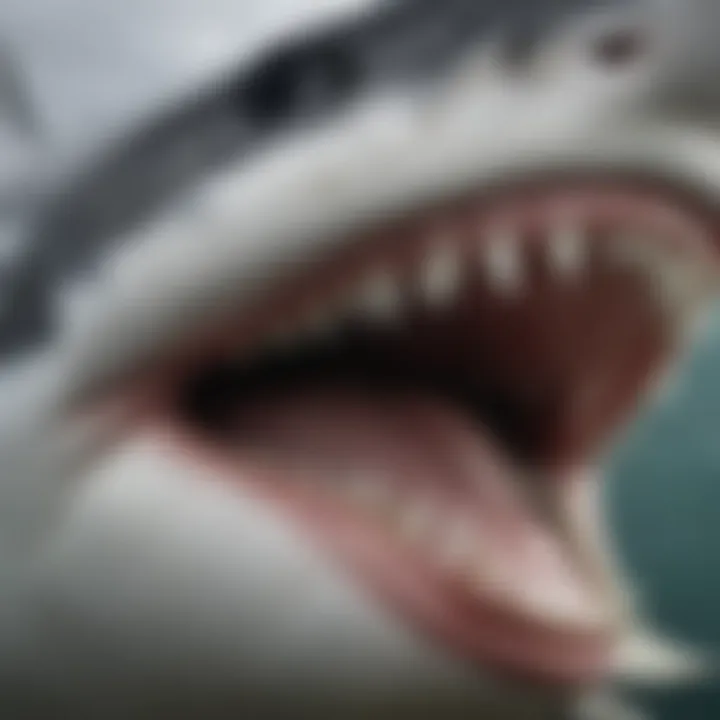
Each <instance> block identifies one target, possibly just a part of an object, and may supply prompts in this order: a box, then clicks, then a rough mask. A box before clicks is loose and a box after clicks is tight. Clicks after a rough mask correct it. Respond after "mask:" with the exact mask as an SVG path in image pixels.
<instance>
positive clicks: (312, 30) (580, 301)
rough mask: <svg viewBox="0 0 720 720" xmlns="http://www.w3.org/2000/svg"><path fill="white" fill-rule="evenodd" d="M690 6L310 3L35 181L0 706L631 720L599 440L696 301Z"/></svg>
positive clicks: (716, 173)
mask: <svg viewBox="0 0 720 720" xmlns="http://www.w3.org/2000/svg"><path fill="white" fill-rule="evenodd" d="M718 21H720V8H718V7H717V6H716V4H715V3H714V2H712V0H684V2H683V3H679V2H675V3H673V2H671V1H670V0H667V1H663V0H634V1H629V2H619V1H612V0H608V1H605V2H603V1H595V2H593V1H591V0H539V1H538V2H531V1H530V0H504V1H503V2H499V1H497V2H496V1H493V0H473V1H470V0H445V1H444V2H442V3H439V2H431V1H429V0H428V1H426V0H395V1H393V2H385V3H368V4H367V6H363V7H361V8H355V9H353V11H352V12H347V13H344V14H342V16H341V17H336V16H335V14H333V17H332V18H331V19H326V20H323V19H322V18H321V19H317V18H314V19H313V22H312V23H311V24H310V25H309V26H304V27H303V29H302V31H297V32H294V33H292V32H290V33H287V34H286V35H284V36H283V37H281V38H277V39H276V40H274V41H273V42H272V43H267V44H266V45H265V46H264V47H263V48H261V49H260V50H258V52H256V53H254V54H253V55H252V57H250V58H248V59H246V60H245V61H243V62H242V63H241V66H240V67H232V68H230V69H229V70H228V71H227V72H223V73H220V74H219V75H218V77H216V78H215V79H214V80H213V81H212V82H208V83H206V84H205V85H204V86H203V87H202V88H200V89H198V90H197V91H195V92H192V93H189V94H188V96H184V97H182V98H180V99H178V101H177V102H176V103H174V104H172V106H171V107H168V108H167V109H163V111H162V112H159V113H157V114H156V115H153V116H152V117H149V118H147V119H146V121H144V122H142V123H139V124H138V126H137V127H133V128H132V129H130V130H129V131H128V132H127V133H126V134H124V135H122V136H120V137H117V138H115V139H114V141H113V142H112V143H111V144H110V146H106V145H103V147H102V148H98V149H97V152H96V153H95V154H94V155H92V157H91V158H89V159H88V158H83V161H82V162H78V163H77V165H78V166H77V167H75V166H74V167H73V168H72V170H71V171H68V172H64V173H55V174H53V176H52V180H53V182H48V183H47V185H48V186H49V188H45V189H44V190H43V192H42V193H38V197H36V198H34V200H33V207H32V212H31V213H29V215H30V217H29V219H28V222H27V227H26V229H25V237H24V240H23V243H22V248H21V249H20V250H18V252H17V253H16V255H15V257H14V258H13V264H12V272H9V273H4V275H3V284H4V287H3V298H2V300H3V302H2V318H1V319H0V360H1V362H2V366H1V367H2V372H0V397H2V398H3V402H2V403H1V407H0V468H1V469H0V688H2V689H1V691H0V707H2V709H3V710H2V711H3V714H4V716H5V717H8V718H12V719H13V720H14V719H15V718H26V717H27V718H51V717H60V716H62V717H65V716H67V717H75V718H86V717H87V718H99V717H102V718H103V719H105V718H116V717H117V718H123V719H124V720H129V719H130V718H146V717H147V718H172V719H175V718H216V717H217V718H230V717H232V718H238V717H248V718H265V717H272V718H275V717H279V718H295V717H317V718H326V717H327V718H334V717H343V718H368V717H372V718H385V717H387V718H390V717H392V718H398V719H399V718H406V717H407V718H419V717H422V718H468V717H478V718H488V719H489V720H493V719H494V718H518V720H521V719H522V718H528V719H529V720H542V719H544V718H549V719H550V718H552V719H561V718H570V719H572V718H576V719H578V720H607V719H609V718H613V719H615V718H625V717H627V718H633V717H639V715H636V713H635V710H634V709H633V708H632V707H630V706H629V705H627V704H626V703H625V702H624V700H623V699H622V698H621V697H620V696H621V693H620V691H619V690H618V687H619V685H621V684H622V683H626V682H650V681H652V682H664V681H678V680H683V681H685V680H688V679H694V678H696V677H698V676H699V674H702V673H705V672H706V671H707V667H708V664H707V659H706V658H705V657H704V656H702V653H699V652H697V651H695V650H694V649H691V648H686V647H684V646H683V644H682V643H681V642H677V643H676V642H674V641H668V640H666V639H662V638H661V637H660V635H659V634H657V633H656V632H655V631H654V630H651V629H650V627H649V623H648V622H647V621H646V620H645V618H644V614H643V611H642V608H641V607H639V603H638V601H637V600H636V598H635V596H634V594H633V592H632V582H631V578H630V577H629V573H628V572H627V571H626V570H625V569H624V568H623V566H622V560H621V559H620V553H619V552H618V550H617V549H616V548H615V547H614V543H613V538H612V535H611V533H610V532H609V526H608V523H607V521H606V518H605V517H604V510H603V507H604V506H603V499H602V493H603V477H602V472H601V470H600V465H601V459H602V457H603V454H604V452H605V451H606V449H607V448H608V446H610V445H611V444H612V442H613V441H614V440H615V439H616V438H617V437H618V435H619V434H620V433H621V432H622V430H623V428H624V427H625V426H626V425H627V424H628V423H629V422H630V421H631V420H632V418H633V417H635V415H636V414H637V412H638V410H639V408H641V407H642V406H643V405H644V403H646V402H647V401H648V399H649V398H651V397H653V396H654V394H655V393H656V392H657V391H658V388H661V387H662V386H663V383H664V382H665V381H666V379H667V378H668V377H669V376H672V375H673V373H674V372H675V371H676V368H677V367H678V363H679V362H681V360H682V358H683V356H684V355H685V353H686V352H687V350H688V348H689V347H691V346H692V343H693V342H694V341H695V339H696V338H697V336H698V331H699V329H700V328H701V327H702V324H703V320H704V319H705V318H706V317H707V316H708V314H709V312H710V309H711V307H712V303H713V300H714V298H715V297H716V292H717V287H718V263H719V260H720V244H719V240H718V209H717V205H718V198H719V197H720V141H719V138H718V126H717V120H718V117H719V116H720V88H719V86H718V84H717V82H716V75H717V71H718V68H719V67H720V54H719V51H718V50H717V44H716V42H715V37H714V35H715V31H714V29H715V28H716V27H717V23H718Z"/></svg>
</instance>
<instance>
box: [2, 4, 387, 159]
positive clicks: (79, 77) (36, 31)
mask: <svg viewBox="0 0 720 720" xmlns="http://www.w3.org/2000/svg"><path fill="white" fill-rule="evenodd" d="M372 1H373V0H0V41H2V39H4V42H5V43H6V44H10V46H11V47H12V50H13V52H14V53H16V54H17V55H19V56H20V58H21V59H22V61H23V63H24V65H25V67H26V69H27V73H28V77H29V80H30V84H31V88H32V91H33V94H34V97H35V99H36V102H37V104H38V106H39V108H40V111H41V115H42V117H43V118H44V119H45V121H46V123H47V124H48V127H49V128H50V130H51V132H52V135H53V138H54V139H55V141H56V142H57V143H60V144H61V145H63V146H65V145H67V144H71V145H72V144H75V143H76V142H85V141H87V138H88V135H93V134H95V133H102V132H103V131H105V130H106V129H110V128H113V127H117V126H122V124H123V122H126V121H127V120H128V119H129V118H130V117H132V115H133V113H135V112H137V111H138V110H141V111H144V109H145V108H146V107H147V104H148V103H150V102H153V101H154V100H155V99H156V98H158V97H162V95H163V94H167V93H172V92H173V91H174V90H177V89H178V88H179V87H182V86H183V84H185V83H187V82H190V81H192V80H194V79H197V78H200V77H203V76H204V75H206V74H207V73H211V72H212V71H213V69H215V68H217V67H220V66H222V65H223V64H224V63H227V62H229V61H230V60H231V59H233V58H235V57H241V56H242V55H243V54H244V53H247V52H249V51H251V50H252V49H253V48H254V47H255V46H256V45H257V44H258V43H262V42H263V39H264V38H267V36H268V35H270V36H272V34H274V33H276V32H282V31H283V29H285V28H287V27H294V26H297V25H298V23H301V22H303V21H307V20H310V19H313V18H314V17H316V16H320V17H323V16H325V15H327V13H328V11H330V12H337V11H338V10H340V11H344V10H345V8H350V9H353V8H355V7H358V6H362V5H364V4H368V3H369V2H372Z"/></svg>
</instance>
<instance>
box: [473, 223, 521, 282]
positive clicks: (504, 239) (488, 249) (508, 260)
mask: <svg viewBox="0 0 720 720" xmlns="http://www.w3.org/2000/svg"><path fill="white" fill-rule="evenodd" d="M520 240H521V239H520V237H519V235H518V233H517V232H515V231H514V230H512V229H511V228H496V229H495V230H493V231H492V233H491V235H490V236H489V237H488V238H487V239H486V240H483V241H482V244H481V248H482V253H483V258H482V259H483V262H484V265H485V270H486V272H487V275H488V280H489V282H490V284H491V285H492V286H493V287H494V288H495V289H496V290H497V291H498V292H501V293H502V294H505V295H513V294H516V293H517V292H518V291H519V289H520V287H521V286H522V283H523V275H524V267H523V258H522V247H521V245H520Z"/></svg>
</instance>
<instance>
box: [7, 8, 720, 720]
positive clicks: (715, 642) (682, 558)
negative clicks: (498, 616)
mask: <svg viewBox="0 0 720 720" xmlns="http://www.w3.org/2000/svg"><path fill="white" fill-rule="evenodd" d="M360 4H365V3H363V0H2V2H0V267H2V268H3V271H6V272H11V271H12V257H13V252H14V248H15V247H16V246H17V243H18V242H19V238H20V237H21V233H20V232H19V231H20V230H21V228H22V224H23V222H24V220H25V219H26V218H27V217H28V216H30V215H31V214H32V212H33V202H34V198H35V197H36V196H37V195H38V193H39V192H40V191H41V189H42V186H43V183H44V182H46V181H47V180H46V179H47V178H49V177H51V176H52V172H53V168H55V167H59V166H60V165H62V164H63V163H64V162H65V161H66V160H67V159H68V158H72V157H74V156H81V155H82V154H83V153H85V152H88V150H89V149H91V148H93V147H96V146H97V145H98V144H100V143H102V142H103V140H104V139H106V138H109V137H112V136H113V135H116V134H117V133H118V132H120V131H122V130H123V129H124V128H126V127H127V125H128V123H132V122H133V121H134V120H135V119H136V118H137V117H143V116H146V115H147V114H148V113H149V112H150V111H151V110H152V108H153V107H154V106H156V105H157V104H159V103H162V102H163V101H164V100H166V99H168V98H170V97H173V96H174V95H177V93H178V92H181V91H182V90H183V89H184V88H190V87H193V86H195V85H197V83H199V82H202V81H203V79H205V78H210V77H212V76H213V73H215V72H217V71H218V70H220V69H223V68H226V67H227V66H228V65H229V64H231V63H234V62H237V61H240V60H242V58H243V57H245V56H247V55H249V54H251V53H252V52H253V51H254V50H255V49H256V48H258V47H259V46H262V45H263V44H265V43H267V42H269V41H271V40H272V39H273V38H274V37H276V36H277V35H281V34H282V33H283V32H285V31H286V30H288V29H294V28H297V27H298V25H300V24H303V23H306V22H312V20H313V18H314V17H315V16H320V17H324V16H326V15H327V12H328V11H330V12H332V11H333V10H335V9H344V8H347V7H348V6H350V7H352V6H353V5H360ZM719 317H720V314H719ZM718 436H720V320H718V321H717V322H715V323H714V325H713V327H712V328H711V331H710V335H709V337H708V338H707V340H706V341H705V342H704V343H703V345H702V346H701V347H699V348H698V349H697V351H696V352H695V353H694V356H693V358H692V359H691V362H690V363H688V365H687V367H686V368H685V370H684V372H683V374H682V376H681V377H680V378H679V380H678V382H677V383H676V385H675V386H674V387H672V388H670V389H669V392H668V394H667V396H666V397H665V398H664V399H663V400H662V401H659V402H657V403H656V404H655V405H654V406H653V407H651V408H648V409H647V410H646V411H645V412H644V414H643V416H642V417H641V420H640V421H639V422H638V423H637V424H636V426H635V427H633V428H632V430H631V432H630V433H629V434H628V435H627V436H626V437H625V438H624V439H623V441H622V443H621V444H620V446H619V447H618V448H616V450H615V451H614V453H613V455H612V456H611V457H609V458H608V460H607V468H608V472H609V474H610V476H611V488H610V489H611V493H610V502H611V509H612V515H613V521H614V523H615V525H616V527H617V529H618V532H619V535H620V543H621V544H620V546H621V548H622V549H623V551H624V552H625V555H626V558H627V562H628V564H629V566H630V568H631V569H632V570H633V572H634V573H635V575H636V576H637V577H638V579H639V582H640V590H641V594H642V597H643V598H644V601H645V604H646V606H647V608H648V609H649V610H650V611H651V613H652V614H654V615H655V617H656V618H657V620H658V621H659V622H660V623H661V625H662V626H663V627H665V628H666V629H668V630H670V631H674V632H677V633H678V634H680V635H681V636H682V637H685V638H688V639H690V640H693V641H697V642H698V643H700V644H701V645H703V646H705V647H708V648H710V649H715V650H716V651H717V652H718V653H720V559H719V558H718V555H720V525H719V524H718V522H717V518H718V507H720V442H719V441H718ZM645 699H646V700H647V701H648V702H649V703H650V704H651V705H652V706H654V707H655V708H656V710H657V711H658V717H660V718H667V719H668V720H671V719H672V720H678V719H680V718H682V719H683V720H710V719H712V718H716V717H720V685H718V686H713V685H707V686H705V687H702V688H693V689H690V690H686V691H682V692H679V691H672V692H671V691H664V692H663V693H654V694H653V695H652V696H651V697H649V698H647V697H646V698H645Z"/></svg>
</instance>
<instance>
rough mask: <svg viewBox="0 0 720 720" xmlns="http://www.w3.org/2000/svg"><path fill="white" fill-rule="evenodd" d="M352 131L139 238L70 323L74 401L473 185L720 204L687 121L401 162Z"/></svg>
mask: <svg viewBox="0 0 720 720" xmlns="http://www.w3.org/2000/svg"><path fill="white" fill-rule="evenodd" d="M351 139H352V135H348V136H347V137H346V138H345V141H344V142H342V143H338V144H336V146H335V148H334V149H332V150H331V151H329V152H325V153H323V152H321V149H322V147H323V146H324V140H323V136H322V135H320V136H319V137H318V143H316V144H315V145H313V144H312V143H309V144H308V145H307V146H306V147H305V148H304V149H303V150H300V149H299V148H298V147H295V148H294V151H293V152H288V153H287V154H284V153H283V152H280V153H278V155H276V156H274V157H272V158H270V159H269V160H268V161H267V162H263V163H259V164H258V165H257V166H255V167H253V168H249V169H246V168H244V167H243V168H239V169H232V170H231V171H229V172H228V173H226V174H225V175H224V176H223V177H221V178H216V179H215V180H214V181H213V182H212V183H207V184H205V185H204V186H202V187H201V188H199V190H198V199H199V200H200V204H201V205H202V207H203V208H204V212H203V213H201V214H199V215H197V216H190V217H188V216H187V215H178V214H176V213H175V214H173V213H169V214H167V215H165V216H163V217H161V218H159V219H158V220H157V221H156V222H155V223H153V224H152V225H151V226H146V227H143V228H141V229H140V230H139V231H138V233H136V234H135V235H134V236H132V237H128V238H127V241H126V244H125V249H124V250H123V251H121V252H118V253H116V254H115V256H114V257H112V258H110V257H108V258H107V259H106V261H105V264H104V265H103V266H101V267H100V268H98V269H96V271H95V272H94V274H95V277H94V278H91V279H90V283H85V284H84V286H83V287H80V288H79V289H80V291H81V293H80V294H83V292H85V291H88V290H89V291H90V292H89V294H88V297H89V298H92V299H93V301H94V302H93V303H92V304H90V303H86V304H85V310H84V312H83V313H82V314H81V315H80V316H78V317H73V318H68V320H72V323H69V325H68V327H67V328H66V330H67V332H66V333H64V335H65V338H66V342H65V344H64V345H63V348H62V350H63V353H62V354H63V356H64V359H65V362H64V363H63V366H64V367H66V368H67V371H68V375H69V378H70V382H68V383H66V386H65V389H66V395H67V397H68V398H77V397H78V396H85V395H87V394H88V393H91V394H93V393H94V392H96V391H97V389H98V388H102V387H103V386H104V385H106V384H107V383H109V382H111V381H112V380H113V379H116V378H118V377H122V376H124V375H126V374H127V373H131V372H134V371H135V370H136V369H137V368H138V367H139V366H141V365H142V363H144V362H146V361H148V360H152V359H153V358H156V357H157V356H158V355H159V354H160V353H161V352H162V351H164V350H166V349H168V348H171V347H177V346H178V345H181V344H182V343H183V342H184V340H185V339H187V338H188V337H189V336H191V335H193V334H194V333H196V332H198V331H201V329H202V328H203V327H207V326H208V323H212V322H213V316H217V317H220V316H222V315H223V313H227V312H228V311H230V310H233V309H235V310H236V309H240V308H242V307H243V306H246V305H247V306H250V305H251V304H252V302H253V301H254V300H255V299H256V298H258V297H259V296H260V295H262V294H263V293H265V292H267V290H268V288H270V287H273V286H276V285H277V284H278V283H283V282H285V281H287V280H288V279H291V278H292V277H293V274H294V273H296V272H297V269H298V268H301V267H303V266H305V265H306V264H307V263H312V262H313V261H314V260H316V259H319V258H323V257H324V256H326V255H327V254H328V253H329V252H335V251H337V250H339V249H341V248H342V245H343V243H347V242H349V241H350V240H351V239H352V237H353V236H354V235H355V234H356V232H357V231H359V230H361V229H362V228H367V227H372V226H374V225H376V224H377V223H378V222H383V221H385V220H387V219H388V218H392V217H398V216H402V215H403V214H406V213H408V212H411V211H412V210H413V209H414V208H422V207H424V206H426V205H428V204H437V203H438V202H441V201H442V200H443V199H446V198H452V197H454V196H457V195H458V194H461V193H463V192H467V191H468V189H470V188H472V189H473V190H474V191H476V192H479V193H482V192H483V189H486V190H488V191H489V190H491V189H492V188H494V187H496V186H498V185H503V184H508V185H512V184H513V183H514V182H517V181H526V180H527V179H528V178H532V177H537V178H539V179H541V178H543V177H544V176H548V175H549V176H552V175H553V174H555V173H561V174H562V173H566V174H570V175H571V176H572V174H573V173H582V174H584V175H589V176H591V177H592V175H593V174H617V175H618V177H625V176H639V177H649V178H651V179H654V180H655V179H658V180H660V181H664V182H667V184H669V185H670V186H677V187H678V188H681V189H682V190H684V191H688V190H689V191H690V192H691V193H693V194H695V195H696V196H697V197H698V198H700V199H701V200H702V201H704V202H706V203H707V204H708V205H709V206H712V205H711V204H712V202H713V200H714V198H715V197H717V196H720V151H719V150H718V144H717V139H716V138H715V137H714V136H713V135H709V134H703V133H700V132H697V131H695V130H689V129H688V128H687V127H683V126H671V125H654V126H645V127H642V128H640V127H638V126H636V127H634V128H633V127H632V126H630V125H628V126H625V127H624V129H622V128H618V129H617V132H616V133H614V134H613V135H602V136H596V135H591V136H587V135H586V136H581V135H578V134H576V135H575V136H569V137H568V136H563V135H562V133H561V134H560V136H558V137H556V138H555V142H547V143H539V144H538V143H533V142H532V141H530V142H528V143H527V145H526V147H525V148H523V146H522V144H518V143H515V144H514V145H513V146H512V150H511V149H510V148H509V147H507V146H504V147H500V148H499V149H496V150H495V151H494V152H493V151H491V149H490V148H489V147H488V146H487V145H483V143H481V142H478V143H476V144H475V145H474V146H469V145H466V146H465V147H460V148H458V149H457V150H456V154H455V155H453V153H442V152H438V153H429V154H428V156H427V157H424V158H423V157H420V158H417V157H413V158H411V157H410V156H409V155H406V154H404V153H401V154H400V156H399V158H398V162H397V163H392V164H391V165H387V164H384V163H383V164H381V163H380V162H379V159H378V161H377V162H375V161H373V160H372V157H371V156H370V159H368V154H367V153H361V152H358V149H357V147H356V144H355V143H352V144H349V143H348V142H347V141H348V140H351ZM478 146H479V147H478ZM326 149H327V148H326ZM375 149H376V151H377V150H382V144H380V147H379V148H378V147H377V145H376V146H375ZM281 150H282V149H281ZM468 150H472V154H471V155H470V156H468ZM475 157H477V159H475ZM716 158H717V162H716ZM411 160H412V162H411ZM406 161H407V162H406ZM379 168H382V172H379ZM329 194H330V195H329ZM330 200H331V201H332V202H330ZM351 228H352V232H349V230H350V229H351ZM199 237H202V238H203V242H202V243H199V242H198V238H199ZM98 285H101V286H102V289H101V290H100V291H98V290H97V286H98ZM74 289H75V288H71V290H74ZM98 298H99V299H98ZM138 307H142V308H143V314H142V316H139V315H138V313H137V312H136V309H137V308H138Z"/></svg>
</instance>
